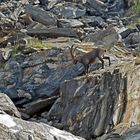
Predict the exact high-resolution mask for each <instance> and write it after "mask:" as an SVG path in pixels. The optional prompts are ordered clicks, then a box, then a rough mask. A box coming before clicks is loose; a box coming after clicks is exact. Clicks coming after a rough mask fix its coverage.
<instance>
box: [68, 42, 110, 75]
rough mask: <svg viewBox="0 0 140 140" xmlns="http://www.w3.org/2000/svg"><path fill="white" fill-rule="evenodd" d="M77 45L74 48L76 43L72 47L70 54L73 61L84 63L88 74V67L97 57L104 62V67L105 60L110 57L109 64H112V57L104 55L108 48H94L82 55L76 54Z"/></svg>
mask: <svg viewBox="0 0 140 140" xmlns="http://www.w3.org/2000/svg"><path fill="white" fill-rule="evenodd" d="M76 48H77V47H75V48H74V44H73V45H72V46H71V47H70V54H71V57H72V60H73V63H74V64H76V63H77V62H79V63H82V64H83V65H84V68H85V74H88V69H89V66H90V64H92V63H94V62H95V60H96V59H98V60H100V61H101V62H102V68H104V60H103V59H108V61H109V66H110V64H111V62H110V57H108V56H104V53H105V52H106V49H103V48H93V49H92V51H90V52H88V53H85V54H84V55H82V56H76V55H75V54H74V52H75V50H76Z"/></svg>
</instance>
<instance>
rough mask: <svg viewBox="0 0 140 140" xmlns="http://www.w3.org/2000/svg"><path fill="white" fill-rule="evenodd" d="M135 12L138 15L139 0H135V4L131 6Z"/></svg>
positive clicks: (139, 10) (139, 9) (139, 12)
mask: <svg viewBox="0 0 140 140" xmlns="http://www.w3.org/2000/svg"><path fill="white" fill-rule="evenodd" d="M133 11H134V12H135V14H137V15H140V0H138V1H137V3H136V5H134V7H133Z"/></svg>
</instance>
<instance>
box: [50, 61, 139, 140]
mask: <svg viewBox="0 0 140 140" xmlns="http://www.w3.org/2000/svg"><path fill="white" fill-rule="evenodd" d="M139 70H140V67H139V65H136V64H135V62H133V61H130V62H121V63H120V64H119V65H113V66H111V67H110V68H105V70H100V71H96V72H94V74H90V75H89V76H88V78H86V77H79V78H75V79H73V80H69V81H65V82H64V83H63V84H62V85H61V88H60V92H61V97H60V99H59V103H56V104H55V107H53V109H54V110H53V109H52V110H51V111H50V112H49V116H50V117H52V116H55V119H56V120H57V119H58V120H59V122H60V123H62V124H63V128H64V129H65V130H67V131H70V132H72V133H73V134H76V135H79V136H82V137H85V138H86V139H89V138H92V137H97V136H100V135H102V134H103V133H106V132H109V131H110V130H111V129H112V128H113V127H114V126H116V125H117V124H119V123H121V122H123V123H128V124H129V125H131V123H132V122H133V123H134V124H138V123H139V111H138V110H139V107H140V106H139V104H138V102H139V94H138V90H139V84H138V81H139ZM60 106H61V108H60Z"/></svg>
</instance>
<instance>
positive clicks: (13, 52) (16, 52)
mask: <svg viewBox="0 0 140 140" xmlns="http://www.w3.org/2000/svg"><path fill="white" fill-rule="evenodd" d="M18 52H19V51H18V46H17V45H15V46H14V47H13V50H12V57H14V58H15V57H16V55H17V54H18Z"/></svg>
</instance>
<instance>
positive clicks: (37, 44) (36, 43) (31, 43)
mask: <svg viewBox="0 0 140 140" xmlns="http://www.w3.org/2000/svg"><path fill="white" fill-rule="evenodd" d="M28 47H31V48H37V49H43V48H47V49H51V48H52V47H54V46H53V44H51V43H47V42H44V41H42V40H39V39H37V38H32V39H29V40H28Z"/></svg>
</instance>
